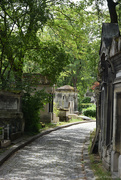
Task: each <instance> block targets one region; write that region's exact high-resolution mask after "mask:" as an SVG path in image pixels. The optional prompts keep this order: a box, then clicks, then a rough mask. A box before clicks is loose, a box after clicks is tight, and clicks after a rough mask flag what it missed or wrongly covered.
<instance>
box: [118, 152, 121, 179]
mask: <svg viewBox="0 0 121 180" xmlns="http://www.w3.org/2000/svg"><path fill="white" fill-rule="evenodd" d="M118 177H119V178H121V155H120V156H119V158H118Z"/></svg>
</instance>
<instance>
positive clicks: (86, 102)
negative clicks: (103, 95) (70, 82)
mask: <svg viewBox="0 0 121 180" xmlns="http://www.w3.org/2000/svg"><path fill="white" fill-rule="evenodd" d="M90 101H91V98H90V97H84V98H83V99H81V97H80V96H79V98H78V111H79V112H81V111H82V109H83V108H88V107H90V106H91V105H92V103H90Z"/></svg>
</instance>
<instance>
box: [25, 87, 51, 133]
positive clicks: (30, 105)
mask: <svg viewBox="0 0 121 180" xmlns="http://www.w3.org/2000/svg"><path fill="white" fill-rule="evenodd" d="M49 100H50V96H49V94H47V93H45V92H44V90H41V91H36V92H35V93H34V94H33V95H32V94H30V93H25V94H24V96H23V99H22V111H23V114H24V119H25V131H27V132H39V129H40V109H43V107H44V104H46V103H47V102H49Z"/></svg>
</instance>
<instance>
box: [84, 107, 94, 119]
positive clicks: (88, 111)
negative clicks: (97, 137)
mask: <svg viewBox="0 0 121 180" xmlns="http://www.w3.org/2000/svg"><path fill="white" fill-rule="evenodd" d="M82 113H83V114H84V115H85V116H90V117H96V105H92V106H91V107H88V108H86V109H83V110H82Z"/></svg>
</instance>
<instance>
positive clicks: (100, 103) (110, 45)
mask: <svg viewBox="0 0 121 180" xmlns="http://www.w3.org/2000/svg"><path fill="white" fill-rule="evenodd" d="M98 78H99V82H100V89H99V93H98V96H97V103H96V104H97V125H96V126H97V129H99V133H98V153H99V155H100V157H101V159H102V162H103V164H104V166H105V168H106V169H107V170H110V171H111V172H112V173H113V174H114V173H115V174H117V176H118V177H119V178H121V37H120V35H119V28H118V24H115V23H114V24H113V23H106V24H103V27H102V39H101V47H100V62H99V77H98Z"/></svg>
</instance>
